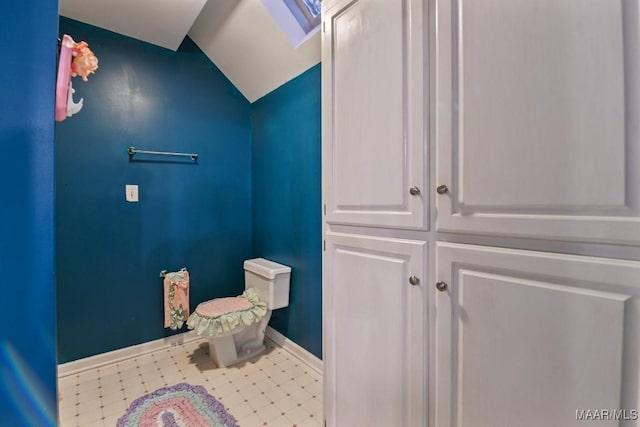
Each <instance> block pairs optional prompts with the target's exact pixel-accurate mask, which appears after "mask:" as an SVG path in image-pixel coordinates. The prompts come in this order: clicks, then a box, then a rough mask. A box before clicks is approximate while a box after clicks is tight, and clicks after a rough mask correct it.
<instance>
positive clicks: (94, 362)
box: [58, 331, 202, 378]
mask: <svg viewBox="0 0 640 427" xmlns="http://www.w3.org/2000/svg"><path fill="white" fill-rule="evenodd" d="M199 339H202V337H200V336H198V335H197V334H196V333H195V331H189V332H183V333H181V334H176V335H172V336H170V337H166V338H160V339H158V340H154V341H149V342H145V343H142V344H138V345H133V346H131V347H125V348H121V349H118V350H113V351H109V352H107V353H101V354H96V355H95V356H90V357H85V358H84V359H78V360H74V361H73V362H67V363H62V364H60V365H58V378H63V377H66V376H69V375H74V374H77V373H78V372H82V371H87V370H89V369H95V368H99V367H101V366H105V365H109V364H111V363H116V362H121V361H123V360H126V359H131V358H133V357H136V356H141V355H143V354H147V353H152V352H154V351H157V350H162V349H164V348H169V347H173V346H176V345H181V344H184V343H188V342H191V341H196V340H199Z"/></svg>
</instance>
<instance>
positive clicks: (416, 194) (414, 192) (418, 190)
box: [409, 187, 421, 196]
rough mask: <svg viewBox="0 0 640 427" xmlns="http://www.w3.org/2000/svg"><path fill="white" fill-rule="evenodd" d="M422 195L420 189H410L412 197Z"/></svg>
mask: <svg viewBox="0 0 640 427" xmlns="http://www.w3.org/2000/svg"><path fill="white" fill-rule="evenodd" d="M420 193H421V191H420V189H419V188H418V187H411V188H410V189H409V194H411V195H412V196H419V195H420Z"/></svg>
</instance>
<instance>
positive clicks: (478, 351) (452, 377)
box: [430, 243, 640, 427]
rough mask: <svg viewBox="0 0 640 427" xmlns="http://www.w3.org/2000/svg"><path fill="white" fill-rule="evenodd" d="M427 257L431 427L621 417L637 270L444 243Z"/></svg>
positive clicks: (553, 424) (632, 384)
mask: <svg viewBox="0 0 640 427" xmlns="http://www.w3.org/2000/svg"><path fill="white" fill-rule="evenodd" d="M436 258H437V264H436V278H437V280H439V281H441V283H440V289H441V291H439V290H437V289H436V287H435V286H431V287H430V288H431V293H432V298H433V306H432V307H431V309H432V316H431V320H432V321H433V324H434V331H435V334H434V336H435V339H434V349H435V352H434V354H433V355H434V356H435V357H433V358H432V361H431V363H432V366H433V372H434V373H435V378H434V381H435V389H434V390H435V393H434V394H433V395H432V396H431V401H432V403H433V406H432V407H433V408H434V410H435V414H434V418H435V423H434V424H433V425H434V426H437V427H449V426H451V427H453V426H460V427H471V426H478V427H481V426H491V427H512V426H519V427H539V426H545V427H569V426H576V427H578V426H591V425H604V424H602V420H595V421H594V420H593V418H592V419H591V421H580V420H577V415H576V411H577V410H591V411H594V410H601V409H626V410H627V413H626V416H627V417H630V418H631V417H633V413H632V411H631V410H635V409H637V408H638V373H639V372H640V370H639V368H640V365H639V363H640V358H639V343H640V336H639V334H640V311H639V309H640V304H639V298H638V297H639V296H640V280H639V279H640V262H634V261H621V260H614V259H606V258H592V257H581V256H571V255H563V254H553V253H544V252H533V251H520V250H511V249H501V248H489V247H482V246H471V245H462V244H449V243H438V244H437V254H436ZM442 283H446V284H447V287H446V289H444V285H442ZM607 425H608V424H607ZM612 425H613V424H612ZM616 425H618V424H617V423H616ZM625 425H626V424H625ZM633 425H636V424H633Z"/></svg>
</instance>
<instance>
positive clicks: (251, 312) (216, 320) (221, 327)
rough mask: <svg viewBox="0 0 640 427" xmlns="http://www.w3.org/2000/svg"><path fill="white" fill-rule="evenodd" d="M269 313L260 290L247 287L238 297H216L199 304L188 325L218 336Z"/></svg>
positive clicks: (199, 331) (209, 335)
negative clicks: (260, 295)
mask: <svg viewBox="0 0 640 427" xmlns="http://www.w3.org/2000/svg"><path fill="white" fill-rule="evenodd" d="M266 313H267V304H266V303H265V302H263V301H261V300H260V298H259V297H258V291H257V290H256V289H254V288H250V289H247V290H246V291H244V292H243V294H242V295H240V296H237V297H227V298H216V299H212V300H209V301H206V302H203V303H200V304H198V306H197V307H196V309H195V311H194V312H193V313H192V314H191V316H189V319H188V320H187V326H188V327H189V329H193V330H195V332H196V334H198V335H203V336H206V337H216V336H220V335H224V334H227V333H229V332H234V331H235V330H236V329H240V328H243V327H245V326H250V325H252V324H254V323H257V322H259V321H260V320H261V319H262V318H263V317H264V315H265V314H266Z"/></svg>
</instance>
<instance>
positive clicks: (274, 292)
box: [187, 258, 291, 367]
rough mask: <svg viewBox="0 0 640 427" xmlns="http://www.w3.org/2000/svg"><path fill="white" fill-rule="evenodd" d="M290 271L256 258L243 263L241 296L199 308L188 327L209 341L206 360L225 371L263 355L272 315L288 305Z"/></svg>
mask: <svg viewBox="0 0 640 427" xmlns="http://www.w3.org/2000/svg"><path fill="white" fill-rule="evenodd" d="M290 281H291V267H289V266H286V265H282V264H278V263H276V262H273V261H270V260H267V259H264V258H255V259H250V260H246V261H245V262H244V286H245V291H244V293H243V294H242V295H240V296H237V297H229V298H216V299H212V300H210V301H206V302H203V303H201V304H199V305H198V306H197V307H196V309H195V311H194V312H193V313H192V314H191V316H189V319H188V320H187V326H188V327H189V329H193V330H195V332H196V333H197V334H198V335H200V336H204V337H207V338H208V340H209V356H210V357H211V359H212V360H213V361H214V362H215V364H216V365H218V366H219V367H227V366H231V365H234V364H236V363H239V362H242V361H243V360H246V359H249V358H251V357H253V356H256V355H258V354H260V353H262V352H263V351H264V349H265V345H264V334H265V330H266V327H267V324H268V323H269V319H271V312H272V311H273V310H277V309H279V308H283V307H287V306H288V305H289V285H290Z"/></svg>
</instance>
